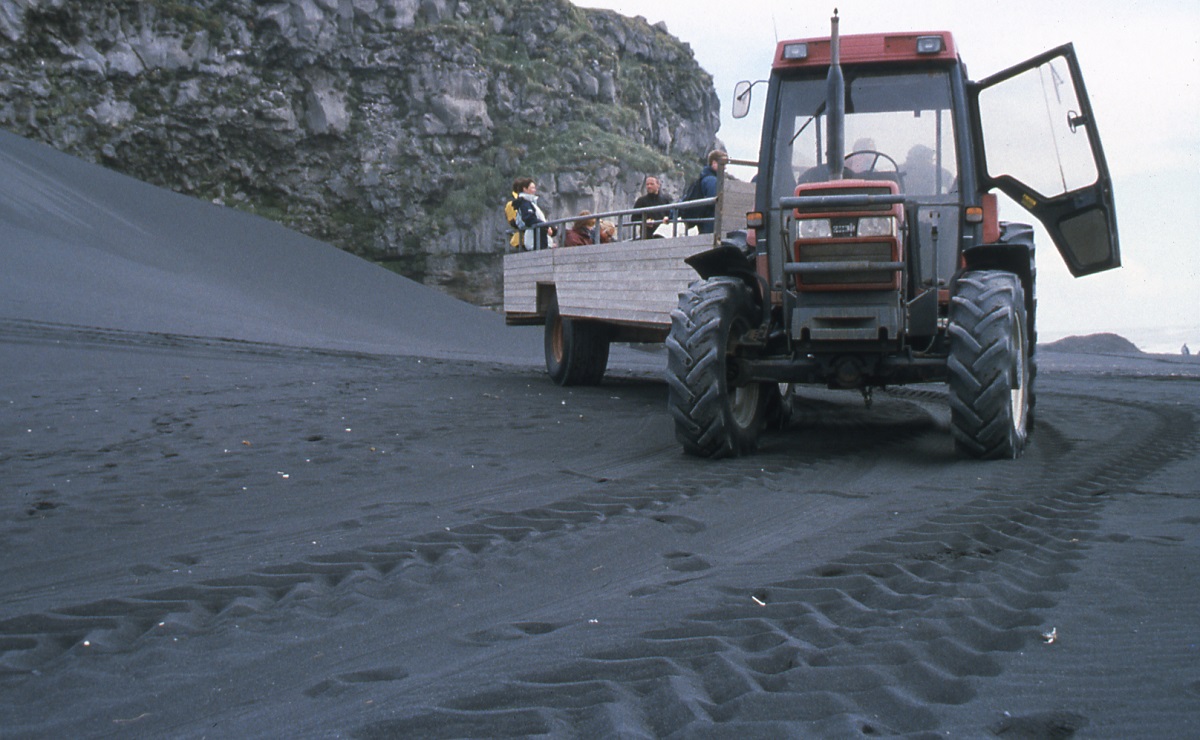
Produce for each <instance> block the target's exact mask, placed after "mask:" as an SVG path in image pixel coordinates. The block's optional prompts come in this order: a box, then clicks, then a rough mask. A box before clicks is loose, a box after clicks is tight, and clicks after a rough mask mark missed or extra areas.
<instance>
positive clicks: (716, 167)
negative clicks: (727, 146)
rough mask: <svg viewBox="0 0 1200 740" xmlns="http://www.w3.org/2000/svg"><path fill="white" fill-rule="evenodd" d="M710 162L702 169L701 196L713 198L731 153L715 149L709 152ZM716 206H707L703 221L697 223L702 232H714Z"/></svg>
mask: <svg viewBox="0 0 1200 740" xmlns="http://www.w3.org/2000/svg"><path fill="white" fill-rule="evenodd" d="M707 161H708V164H707V165H705V167H704V169H703V170H701V171H700V197H701V198H712V197H715V196H716V194H717V190H718V187H717V186H718V185H719V184H720V182H721V181H720V177H721V172H722V170H723V169H724V168H725V164H726V163H728V162H729V155H728V154H726V153H725V152H723V151H721V150H720V149H714V150H712V151H711V152H709V153H708V160H707ZM716 212H717V209H716V206H715V205H711V206H705V207H704V213H703V218H704V220H703V221H700V222H699V223H698V224H696V227H697V228H698V229H699V230H700V233H701V234H711V233H713V218H714V216H716Z"/></svg>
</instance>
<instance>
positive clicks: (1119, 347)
mask: <svg viewBox="0 0 1200 740" xmlns="http://www.w3.org/2000/svg"><path fill="white" fill-rule="evenodd" d="M1039 348H1040V349H1041V350H1043V351H1047V352H1075V353H1078V354H1089V355H1140V354H1142V351H1141V350H1140V349H1138V348H1137V345H1135V344H1134V343H1133V342H1131V341H1129V340H1128V339H1126V338H1125V337H1122V336H1120V335H1117V334H1107V333H1105V334H1088V335H1087V336H1082V337H1065V338H1063V339H1060V340H1058V341H1057V342H1050V343H1049V344H1042V345H1039Z"/></svg>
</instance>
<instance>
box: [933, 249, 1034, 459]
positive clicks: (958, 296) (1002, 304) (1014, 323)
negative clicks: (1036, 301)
mask: <svg viewBox="0 0 1200 740" xmlns="http://www.w3.org/2000/svg"><path fill="white" fill-rule="evenodd" d="M949 336H950V358H949V362H948V367H947V369H948V375H949V387H950V426H951V431H952V432H953V434H954V443H955V447H956V449H957V450H958V452H959V453H960V454H963V455H965V456H968V457H974V458H983V459H1014V458H1017V457H1019V456H1020V455H1021V452H1022V451H1023V450H1024V448H1025V442H1026V440H1027V439H1028V434H1029V428H1028V422H1029V407H1030V397H1031V392H1032V383H1033V370H1032V366H1031V355H1030V342H1029V335H1028V324H1027V322H1026V316H1025V296H1024V290H1023V289H1022V287H1021V280H1020V278H1018V277H1017V276H1016V275H1014V274H1012V273H1010V272H1003V271H999V270H979V271H974V272H967V273H964V274H963V276H962V277H961V278H959V280H958V284H957V289H956V292H955V295H954V297H953V298H952V299H951V301H950V324H949Z"/></svg>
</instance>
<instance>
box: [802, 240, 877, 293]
mask: <svg viewBox="0 0 1200 740" xmlns="http://www.w3.org/2000/svg"><path fill="white" fill-rule="evenodd" d="M892 246H893V243H892V242H891V241H879V242H859V241H853V242H850V241H843V242H820V243H811V242H806V243H803V244H797V245H796V262H798V263H800V264H801V265H804V264H813V263H823V264H830V263H838V262H857V263H862V262H879V263H887V262H892V261H893V260H894V259H895V258H894V257H893V256H892ZM797 280H798V283H799V287H800V288H802V289H803V288H831V287H835V286H856V287H857V286H861V287H880V288H890V287H892V286H893V284H894V282H895V280H896V272H895V271H894V270H890V269H886V270H853V271H851V270H829V271H821V272H805V273H803V274H801V275H798V276H797Z"/></svg>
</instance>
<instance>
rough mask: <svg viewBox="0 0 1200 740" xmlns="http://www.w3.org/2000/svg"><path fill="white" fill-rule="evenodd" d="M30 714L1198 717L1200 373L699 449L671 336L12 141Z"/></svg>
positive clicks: (19, 642)
mask: <svg viewBox="0 0 1200 740" xmlns="http://www.w3.org/2000/svg"><path fill="white" fill-rule="evenodd" d="M0 164H2V167H0V258H2V260H3V271H2V273H0V553H2V555H3V561H2V564H0V736H3V737H82V736H110V735H111V736H133V737H164V736H172V737H206V736H207V737H278V736H304V737H342V736H349V737H462V736H468V737H494V736H513V735H516V736H526V735H535V736H536V735H544V736H579V737H597V736H620V737H645V736H668V735H677V736H683V737H709V736H718V737H784V736H790V737H859V736H866V737H873V736H907V737H945V736H949V737H990V736H994V735H996V736H1000V737H1022V738H1025V737H1047V738H1048V737H1070V736H1072V735H1074V736H1078V737H1113V738H1118V737H1119V738H1124V737H1190V736H1195V735H1197V734H1198V733H1200V727H1198V726H1200V589H1198V588H1197V586H1196V582H1197V576H1198V575H1200V508H1198V507H1197V499H1198V498H1200V496H1198V492H1200V482H1198V481H1200V428H1198V427H1197V414H1198V411H1200V394H1198V392H1197V391H1198V390H1200V363H1197V362H1194V361H1193V362H1189V361H1187V360H1185V359H1184V358H1175V357H1144V356H1132V355H1120V354H1110V355H1105V354H1099V355H1097V354H1078V353H1051V352H1046V353H1042V362H1041V373H1040V375H1039V384H1040V387H1039V397H1038V407H1037V415H1038V421H1037V431H1036V434H1035V438H1034V443H1033V445H1032V447H1031V448H1030V450H1029V451H1028V452H1027V454H1026V455H1025V456H1024V457H1023V458H1022V459H1021V460H1019V461H1015V462H994V463H977V462H968V461H962V460H959V459H957V458H956V457H955V456H954V455H953V452H952V448H951V443H950V438H949V434H948V432H947V429H946V426H947V423H948V412H947V411H946V408H945V399H944V395H943V391H942V389H941V388H940V387H938V386H930V387H927V388H921V387H918V388H912V389H901V390H898V391H896V392H894V393H890V394H881V395H879V396H877V398H876V404H875V406H874V408H873V409H871V410H870V411H867V410H865V409H864V408H863V407H862V403H861V401H860V400H859V399H858V398H857V397H856V396H853V395H850V394H840V393H833V392H828V391H822V390H813V391H806V393H805V402H804V404H803V408H802V412H801V414H800V418H799V419H798V420H797V422H796V424H794V425H793V426H792V427H791V428H789V429H788V430H786V431H783V432H780V433H775V434H771V435H769V436H768V437H766V438H765V440H764V443H763V450H762V453H761V454H759V455H757V456H755V457H751V458H745V459H739V460H732V461H722V462H717V463H713V462H705V461H699V460H694V459H690V458H687V457H684V456H683V455H682V454H681V453H680V451H679V448H678V446H677V445H676V444H675V442H674V441H673V439H672V437H671V425H670V421H669V419H668V417H667V414H666V412H665V395H666V391H665V386H664V385H663V384H662V383H661V381H660V380H659V379H658V370H657V367H658V365H659V362H660V360H661V356H660V355H657V354H654V353H644V352H636V351H632V350H628V349H622V350H621V351H618V352H617V353H616V354H615V356H614V363H613V365H614V366H613V370H612V373H611V379H610V380H608V381H606V383H605V385H603V386H602V387H599V388H588V389H573V390H572V389H562V388H558V387H556V386H554V385H553V384H552V383H550V381H549V380H547V379H546V378H545V375H544V373H543V372H542V371H541V367H540V365H541V360H540V353H541V349H540V345H541V337H540V332H539V331H538V330H536V329H513V328H506V327H504V326H503V321H502V319H501V318H500V317H499V316H497V315H495V314H493V313H489V312H486V311H483V310H480V309H475V308H473V307H470V306H466V305H464V304H461V303H457V302H455V301H452V300H450V299H448V298H445V297H443V296H441V295H439V294H437V293H435V292H434V291H431V290H429V289H426V288H423V287H421V286H418V285H416V284H414V283H411V282H409V281H406V280H404V279H402V278H399V277H396V276H395V275H392V274H390V273H387V272H386V271H384V270H382V269H379V268H377V267H374V266H372V265H370V264H368V263H365V262H362V261H360V260H357V259H356V258H353V257H350V256H348V255H345V254H343V253H341V252H339V251H337V250H336V249H333V248H332V247H329V246H327V245H324V244H320V243H317V242H314V241H311V240H308V239H305V238H303V237H300V236H298V235H296V234H294V233H292V232H288V231H286V230H284V229H281V228H279V227H277V226H274V225H271V224H269V223H266V222H264V221H261V220H258V219H254V218H251V217H247V216H244V215H241V214H238V213H235V212H232V211H229V210H226V209H220V208H217V207H214V206H206V205H204V204H197V203H195V202H194V201H190V200H188V199H185V198H181V197H179V196H175V195H171V194H169V193H164V192H162V191H158V190H155V189H153V188H149V187H147V186H145V185H142V184H140V183H136V182H133V181H131V180H128V179H127V178H123V177H120V176H117V175H114V174H112V173H109V172H107V171H104V170H100V169H97V168H95V167H91V166H89V165H85V164H82V163H79V162H77V161H75V160H71V159H69V158H66V157H63V156H61V155H58V154H56V153H53V152H50V151H48V150H46V149H44V148H42V147H39V146H37V145H34V144H30V143H29V142H25V141H23V140H20V139H17V138H15V137H12V136H10V135H8V134H2V133H0Z"/></svg>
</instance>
